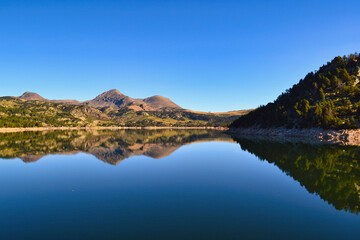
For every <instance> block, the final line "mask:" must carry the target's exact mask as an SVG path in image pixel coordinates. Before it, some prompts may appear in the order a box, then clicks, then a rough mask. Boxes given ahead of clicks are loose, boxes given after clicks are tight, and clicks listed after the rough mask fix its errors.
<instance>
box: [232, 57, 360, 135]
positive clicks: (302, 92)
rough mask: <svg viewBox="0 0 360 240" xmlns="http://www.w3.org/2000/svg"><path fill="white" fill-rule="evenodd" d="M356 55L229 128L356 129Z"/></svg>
mask: <svg viewBox="0 0 360 240" xmlns="http://www.w3.org/2000/svg"><path fill="white" fill-rule="evenodd" d="M359 77H360V57H359V54H357V53H356V54H352V55H350V56H344V57H336V58H334V59H333V60H332V61H331V62H328V63H327V64H326V65H324V66H322V67H321V68H320V69H319V70H318V71H316V72H311V73H309V74H308V75H306V77H305V78H304V79H301V80H300V82H299V83H298V84H295V85H294V86H293V87H292V88H290V89H288V90H287V91H286V92H285V93H283V94H281V95H280V96H279V97H278V98H277V99H276V100H275V101H274V102H272V103H269V104H267V105H266V106H261V107H259V108H258V109H256V110H255V111H253V112H251V113H249V114H248V115H245V116H242V117H240V118H239V119H238V120H236V121H234V122H233V123H232V124H231V127H241V128H248V127H262V128H266V127H282V126H285V127H287V128H293V127H295V128H312V127H321V128H324V129H352V128H359V127H360V124H359V121H360V119H359V116H360V84H359Z"/></svg>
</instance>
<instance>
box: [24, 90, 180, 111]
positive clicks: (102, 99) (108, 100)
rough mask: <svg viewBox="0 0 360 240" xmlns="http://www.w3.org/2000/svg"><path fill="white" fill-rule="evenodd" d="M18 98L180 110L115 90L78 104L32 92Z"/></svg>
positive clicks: (161, 101) (163, 99)
mask: <svg viewBox="0 0 360 240" xmlns="http://www.w3.org/2000/svg"><path fill="white" fill-rule="evenodd" d="M19 98H20V99H23V100H36V101H44V102H52V103H63V104H71V105H87V106H91V107H95V108H103V107H112V108H122V107H128V108H129V109H133V110H135V111H159V110H170V109H172V110H174V109H182V108H181V107H179V106H178V105H177V104H175V103H174V102H173V101H171V100H170V99H168V98H166V97H163V96H159V95H155V96H152V97H148V98H144V99H135V98H131V97H129V96H126V95H124V94H122V93H121V92H120V91H119V90H117V89H112V90H110V91H107V92H104V93H102V94H100V95H98V96H97V97H96V98H94V99H92V100H87V101H83V102H79V101H77V100H70V99H66V100H49V99H46V98H43V97H42V96H40V95H39V94H37V93H34V92H25V93H23V94H22V95H21V96H20V97H19Z"/></svg>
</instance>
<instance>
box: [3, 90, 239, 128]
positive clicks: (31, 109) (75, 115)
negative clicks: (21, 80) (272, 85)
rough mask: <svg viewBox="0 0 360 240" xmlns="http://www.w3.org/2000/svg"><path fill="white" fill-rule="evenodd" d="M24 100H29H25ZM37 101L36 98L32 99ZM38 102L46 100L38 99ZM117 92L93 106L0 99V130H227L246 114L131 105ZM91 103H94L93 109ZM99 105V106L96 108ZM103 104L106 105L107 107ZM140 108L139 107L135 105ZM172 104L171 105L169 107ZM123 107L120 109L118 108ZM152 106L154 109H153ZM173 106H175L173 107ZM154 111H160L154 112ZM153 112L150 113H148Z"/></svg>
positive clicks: (137, 102)
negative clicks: (95, 128)
mask: <svg viewBox="0 0 360 240" xmlns="http://www.w3.org/2000/svg"><path fill="white" fill-rule="evenodd" d="M23 97H24V98H25V97H26V95H25V96H23ZM29 98H30V99H34V98H35V97H34V96H29ZM36 99H44V98H39V97H38V96H36ZM128 100H129V98H128V97H126V96H125V97H124V96H123V95H121V94H120V93H118V92H116V91H112V92H110V93H107V94H104V95H102V96H101V97H100V96H98V97H97V98H96V100H95V101H93V102H90V104H89V102H87V103H84V102H81V103H80V104H69V103H68V102H66V103H64V102H57V101H54V100H51V101H50V100H47V99H45V100H25V99H23V98H19V97H0V128H16V127H95V126H100V127H124V126H126V127H147V126H169V127H207V126H227V125H228V124H230V123H231V122H232V121H234V120H235V119H236V118H237V117H238V116H240V115H242V114H245V113H246V111H236V112H231V113H219V114H218V113H202V112H191V111H189V110H183V109H178V108H169V105H162V106H164V107H162V108H160V109H159V108H158V107H159V105H151V104H157V103H156V101H154V102H151V101H149V103H146V104H149V105H146V106H145V103H144V104H139V101H138V100H137V99H134V102H131V101H128ZM91 103H94V104H93V105H92V106H99V107H92V106H91ZM97 104H99V105H97ZM103 104H107V105H105V107H104V105H103ZM135 104H139V105H135ZM167 104H169V103H167ZM118 106H121V107H118ZM151 106H153V107H151ZM170 106H174V105H170ZM154 107H156V108H158V110H154ZM146 109H150V110H146Z"/></svg>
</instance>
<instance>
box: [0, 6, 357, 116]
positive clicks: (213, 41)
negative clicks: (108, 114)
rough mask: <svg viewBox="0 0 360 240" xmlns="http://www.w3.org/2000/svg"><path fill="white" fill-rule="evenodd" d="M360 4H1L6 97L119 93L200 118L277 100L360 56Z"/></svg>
mask: <svg viewBox="0 0 360 240" xmlns="http://www.w3.org/2000/svg"><path fill="white" fill-rule="evenodd" d="M359 9H360V1H346V0H344V1H331V0H330V1H307V0H304V1H279V0H278V1H239V0H238V1H211V0H208V1H196V0H193V1H187V0H183V1H169V0H168V1H106V0H102V1H77V0H71V1H67V0H62V1H51V0H50V1H36V0H31V1H16V0H14V1H9V0H8V1H2V0H0V29H1V31H0V83H1V87H0V96H9V95H11V96H19V95H21V94H22V93H23V92H25V91H33V92H37V93H39V94H40V95H42V96H43V97H45V98H49V99H65V98H66V99H78V100H87V99H92V98H94V97H95V96H96V95H98V94H100V93H102V92H104V91H106V90H109V89H113V88H117V89H119V90H120V91H121V92H122V93H124V94H126V95H129V96H131V97H134V98H144V97H148V96H152V95H157V94H158V95H162V96H165V97H169V98H171V99H172V100H173V101H174V102H176V103H177V104H179V105H180V106H182V107H184V108H188V109H193V110H202V111H228V110H239V109H247V108H255V107H258V106H259V105H261V104H266V103H267V102H269V101H273V100H274V99H275V98H276V97H277V96H278V95H279V94H280V93H281V92H283V91H284V90H285V89H287V88H289V87H291V86H292V85H293V84H295V83H297V82H298V81H299V79H301V78H302V77H304V76H305V75H306V74H307V73H308V72H310V71H314V70H316V69H318V68H319V67H320V66H321V65H323V64H325V63H326V62H327V61H329V60H331V59H332V58H333V57H335V56H337V55H341V56H342V55H344V54H349V53H354V52H360V31H359V30H360V29H359V28H360V18H359V17H358V14H359Z"/></svg>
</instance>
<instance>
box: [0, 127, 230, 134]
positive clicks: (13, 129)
mask: <svg viewBox="0 0 360 240" xmlns="http://www.w3.org/2000/svg"><path fill="white" fill-rule="evenodd" d="M126 129H130V130H131V129H132V130H137V129H146V130H161V129H174V130H176V129H179V130H186V129H189V130H191V129H194V130H196V129H200V130H201V129H209V130H219V131H225V130H228V128H224V127H29V128H0V133H7V132H27V131H53V130H126Z"/></svg>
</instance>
